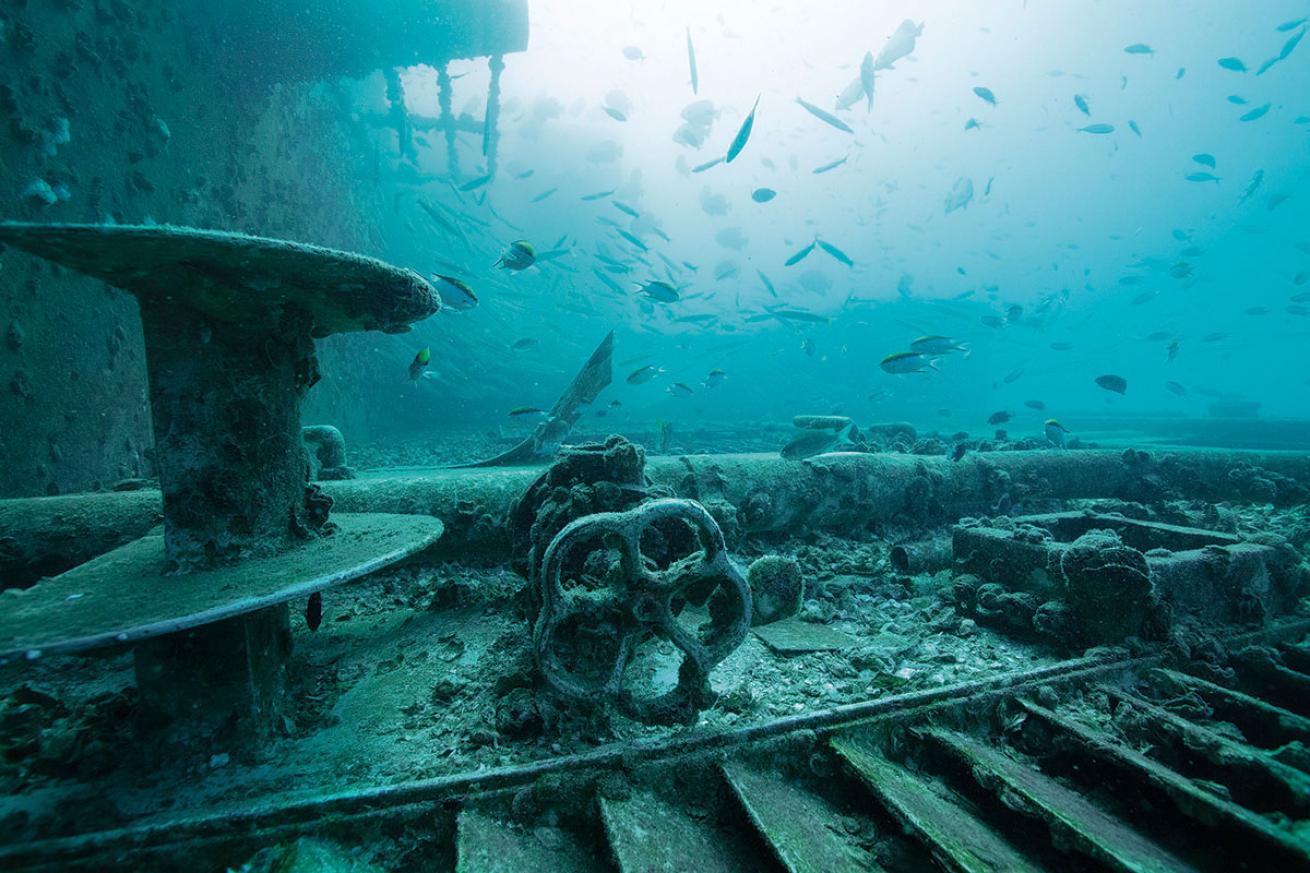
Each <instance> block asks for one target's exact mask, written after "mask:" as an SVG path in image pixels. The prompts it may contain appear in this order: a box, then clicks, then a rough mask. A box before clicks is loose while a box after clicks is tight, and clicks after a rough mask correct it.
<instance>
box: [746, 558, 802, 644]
mask: <svg viewBox="0 0 1310 873" xmlns="http://www.w3.org/2000/svg"><path fill="white" fill-rule="evenodd" d="M746 580H747V581H748V582H749V583H750V589H751V604H752V606H753V609H754V612H753V615H752V618H751V627H760V626H761V625H766V624H771V623H773V622H775V621H781V620H782V619H784V618H790V617H791V616H793V615H795V614H796V613H798V612H800V610H801V601H802V600H803V599H804V596H805V580H804V579H802V578H801V568H800V564H798V563H797V562H796V559H795V558H788V557H786V556H784V555H765V556H763V557H761V558H756V559H755V561H754V562H753V563H752V564H751V565H750V568H749V569H748V570H747V572H746Z"/></svg>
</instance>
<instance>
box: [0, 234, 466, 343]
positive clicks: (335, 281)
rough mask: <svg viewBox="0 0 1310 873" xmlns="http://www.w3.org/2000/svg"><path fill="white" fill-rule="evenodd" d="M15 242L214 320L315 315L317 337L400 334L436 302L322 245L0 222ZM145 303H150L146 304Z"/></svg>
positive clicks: (424, 291) (424, 287) (407, 277)
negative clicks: (287, 310) (279, 311)
mask: <svg viewBox="0 0 1310 873" xmlns="http://www.w3.org/2000/svg"><path fill="white" fill-rule="evenodd" d="M0 243H3V244H6V245H12V246H14V247H15V248H20V249H23V250H25V251H28V252H31V253H32V254H35V255H40V256H41V257H43V258H46V259H48V260H51V261H54V262H55V263H58V264H62V265H63V266H66V267H70V268H72V269H74V270H77V271H78V272H81V273H85V274H86V275H88V276H93V277H95V278H97V279H103V280H104V281H106V282H108V283H109V284H111V285H114V286H116V287H119V288H123V289H126V290H129V291H132V292H134V293H135V294H137V295H138V296H139V297H140V298H141V299H142V300H143V301H146V300H149V301H156V300H157V301H159V302H161V303H167V305H170V306H178V305H180V306H183V307H189V308H192V309H195V310H196V311H198V312H203V313H205V314H206V315H209V316H210V317H212V318H214V319H216V320H218V321H232V322H242V321H245V322H251V321H263V322H264V323H267V324H272V323H275V322H276V320H275V319H270V318H269V313H270V311H271V310H275V309H276V308H277V307H279V306H294V307H298V308H301V309H305V310H307V311H309V312H312V313H313V314H314V336H316V337H325V336H328V335H330V334H334V333H341V332H343V331H351V330H385V331H390V332H396V331H400V330H405V329H407V327H408V325H409V324H410V323H411V322H413V321H417V320H419V319H422V318H426V317H427V316H429V315H432V314H433V313H435V312H437V311H438V310H439V309H440V308H441V301H440V299H439V298H438V297H437V294H436V292H435V291H434V290H433V288H432V286H430V285H429V284H428V283H427V282H426V281H424V279H423V278H422V277H421V276H419V275H418V274H417V273H415V272H414V271H413V270H402V269H400V268H398V267H393V266H391V265H390V264H387V263H384V262H382V261H379V260H377V259H376V258H369V257H365V256H363V255H357V254H354V253H351V252H342V251H336V250H334V249H326V248H322V247H320V246H312V245H305V244H302V243H295V242H287V241H284V240H276V239H266V238H263V237H255V236H247V235H245V234H239V233H225V232H222V231H214V230H198V229H195V228H189V227H169V226H164V225H160V226H155V225H151V226H144V227H142V226H126V225H103V224H60V225H50V224H28V223H22V222H0ZM148 305H151V304H148Z"/></svg>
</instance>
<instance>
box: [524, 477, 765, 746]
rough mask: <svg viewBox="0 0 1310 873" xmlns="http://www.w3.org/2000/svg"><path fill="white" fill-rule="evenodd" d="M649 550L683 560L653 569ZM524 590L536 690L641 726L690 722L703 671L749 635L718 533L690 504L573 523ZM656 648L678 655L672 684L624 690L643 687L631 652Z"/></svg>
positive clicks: (747, 598) (746, 608) (659, 504)
mask: <svg viewBox="0 0 1310 873" xmlns="http://www.w3.org/2000/svg"><path fill="white" fill-rule="evenodd" d="M648 543H655V544H658V545H660V546H664V547H666V548H665V549H664V551H666V552H667V551H674V550H677V551H684V552H685V551H687V546H690V547H691V549H692V550H691V551H690V553H688V554H684V555H683V556H682V557H680V558H678V559H677V560H668V559H667V555H665V556H664V557H665V559H664V561H663V565H662V566H661V564H660V563H657V561H656V560H654V559H652V557H651V556H650V555H649V554H647V553H645V552H643V545H644V544H648ZM697 547H698V548H697ZM584 548H585V549H586V552H585V553H579V550H580V549H584ZM579 559H581V560H579ZM535 583H536V585H537V586H538V591H539V594H540V597H541V602H542V609H541V613H540V615H539V616H538V617H537V622H536V625H535V627H534V628H533V635H532V637H533V649H534V652H535V655H536V660H537V667H538V669H539V670H540V671H541V674H542V676H543V677H544V678H545V679H546V681H547V682H548V683H549V684H550V685H551V687H552V688H554V689H555V691H557V692H558V693H559V694H561V695H563V696H564V697H567V698H571V699H573V700H577V701H592V702H595V701H597V700H598V699H602V700H606V701H609V702H611V703H613V704H615V705H616V706H618V708H619V709H620V710H621V711H623V712H625V713H626V714H628V715H630V716H631V717H633V718H635V719H638V720H639V721H643V722H646V723H648V724H656V723H669V722H674V721H685V720H689V719H690V718H692V717H694V716H695V714H696V713H697V712H699V711H700V710H701V709H704V708H705V707H706V706H708V705H709V704H710V703H711V702H712V695H711V692H710V688H709V674H710V671H711V670H712V669H713V668H714V666H715V665H716V664H718V663H719V662H720V661H722V660H723V659H724V658H726V657H727V656H728V654H729V653H731V652H732V651H733V649H735V648H737V646H739V645H741V642H742V640H744V639H745V638H746V634H747V632H748V631H749V630H750V621H751V595H750V588H749V586H748V585H747V584H746V580H745V578H744V577H743V576H742V573H741V571H740V570H738V569H737V567H736V566H735V565H734V564H733V563H732V561H731V559H730V558H729V557H728V552H727V548H726V547H725V546H724V542H723V532H722V531H720V530H719V526H718V525H717V524H716V523H715V522H714V519H713V518H711V517H710V514H709V513H708V512H706V510H705V508H704V507H703V506H701V505H700V504H699V503H695V502H693V501H690V500H677V499H664V500H653V501H651V502H649V503H644V504H642V505H640V506H638V507H636V508H635V509H631V510H629V511H627V512H602V513H596V514H595V515H589V516H585V517H584V518H580V519H578V520H576V521H574V522H572V523H571V524H569V525H568V526H567V527H565V528H564V529H563V530H562V531H560V532H559V534H558V535H556V537H555V539H554V540H552V541H551V543H550V546H549V547H548V548H547V549H546V553H545V555H544V556H543V558H542V561H541V564H540V566H539V567H538V568H537V576H536V580H535ZM693 618H696V619H698V620H699V626H692V619H693ZM656 640H663V641H667V642H668V643H671V644H672V645H673V646H674V647H676V649H677V650H678V652H680V653H681V656H682V663H681V666H679V668H678V670H677V684H676V686H674V687H673V688H672V689H670V690H662V689H660V688H647V689H646V693H643V692H642V690H641V689H638V688H634V687H633V686H634V685H640V684H642V683H641V679H642V678H645V677H634V676H632V675H630V668H633V667H634V656H635V655H636V654H637V652H638V649H639V648H641V647H643V646H644V645H645V644H649V643H651V642H652V641H656ZM657 646H658V644H657ZM666 654H667V651H666ZM656 672H660V671H659V670H658V669H657V670H656ZM663 672H664V673H665V674H666V677H667V672H668V671H663ZM664 684H665V685H667V684H668V683H667V678H666V681H665V683H664Z"/></svg>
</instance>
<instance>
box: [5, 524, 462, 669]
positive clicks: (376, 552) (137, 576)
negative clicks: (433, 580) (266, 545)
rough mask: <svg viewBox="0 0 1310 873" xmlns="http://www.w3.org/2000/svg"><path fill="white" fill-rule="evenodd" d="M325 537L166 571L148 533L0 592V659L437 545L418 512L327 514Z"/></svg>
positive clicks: (147, 625)
mask: <svg viewBox="0 0 1310 873" xmlns="http://www.w3.org/2000/svg"><path fill="white" fill-rule="evenodd" d="M333 522H334V523H335V524H336V525H337V529H336V531H335V532H334V533H333V534H332V535H331V536H324V537H320V538H317V539H313V540H309V541H308V542H306V543H304V544H303V545H301V546H299V547H297V548H295V549H292V550H290V551H286V552H283V553H281V554H278V555H275V556H272V557H268V558H256V559H252V560H249V561H245V562H242V563H239V564H234V565H228V566H220V567H216V568H213V569H208V570H199V571H196V572H193V573H188V574H186V575H175V574H170V573H168V572H167V567H168V561H167V558H166V556H165V554H164V538H163V535H162V534H158V533H156V534H150V535H147V536H144V537H141V538H140V539H138V540H135V541H133V542H131V543H128V544H127V545H125V546H122V547H120V548H118V549H115V550H113V551H112V552H108V553H107V554H104V555H101V556H100V557H98V558H96V559H94V560H92V561H88V562H87V563H86V564H83V565H82V566H80V567H76V568H74V569H72V570H69V571H68V572H67V573H63V574H61V575H59V576H56V577H55V578H53V579H47V580H43V581H41V582H38V583H37V584H36V585H35V586H33V587H32V588H28V589H25V590H9V591H5V592H3V593H0V605H2V606H3V611H2V612H0V662H2V661H5V660H11V659H14V658H20V657H21V658H25V659H26V660H28V661H31V660H35V659H37V658H40V657H42V656H44V655H50V654H54V653H59V652H70V651H79V650H82V649H90V648H95V647H102V646H106V645H115V644H121V643H128V642H135V641H137V640H140V639H144V638H147V637H152V636H159V635H161V634H166V633H175V632H177V631H180V630H185V629H186V628H190V627H197V626H199V625H202V624H209V623H211V622H215V621H220V620H222V619H224V618H230V617H232V616H236V615H242V614H244V613H247V612H251V611H254V610H256V609H261V608H263V607H266V606H273V605H275V604H278V603H283V602H285V601H287V600H290V599H292V598H295V597H307V596H309V595H310V594H311V593H313V592H315V591H318V590H321V589H324V588H330V587H332V586H333V585H338V584H340V583H342V582H347V581H349V580H351V579H356V578H359V577H360V576H363V575H365V574H367V573H370V572H372V571H374V570H376V569H378V568H379V567H384V566H387V565H388V564H391V563H394V562H395V561H398V560H402V559H404V558H407V557H409V556H410V555H413V554H414V553H416V552H418V551H421V550H422V549H424V548H426V547H427V546H430V545H431V544H432V543H434V542H436V541H437V539H438V538H440V536H441V532H442V525H441V522H440V521H438V520H437V519H435V518H431V517H428V516H417V515H387V514H369V515H351V514H338V515H335V516H333Z"/></svg>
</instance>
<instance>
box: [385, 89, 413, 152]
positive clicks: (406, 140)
mask: <svg viewBox="0 0 1310 873" xmlns="http://www.w3.org/2000/svg"><path fill="white" fill-rule="evenodd" d="M382 76H383V78H384V79H386V82H387V103H388V114H389V115H390V116H391V123H392V125H393V126H394V127H395V128H396V140H397V143H398V148H399V150H400V155H401V157H405V158H414V157H416V156H417V155H416V153H415V152H414V137H413V131H412V130H411V128H410V126H409V113H408V112H407V111H406V110H405V86H404V84H403V83H402V82H401V81H400V71H399V70H398V69H395V68H394V67H387V68H386V69H384V70H383V71H382Z"/></svg>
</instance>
